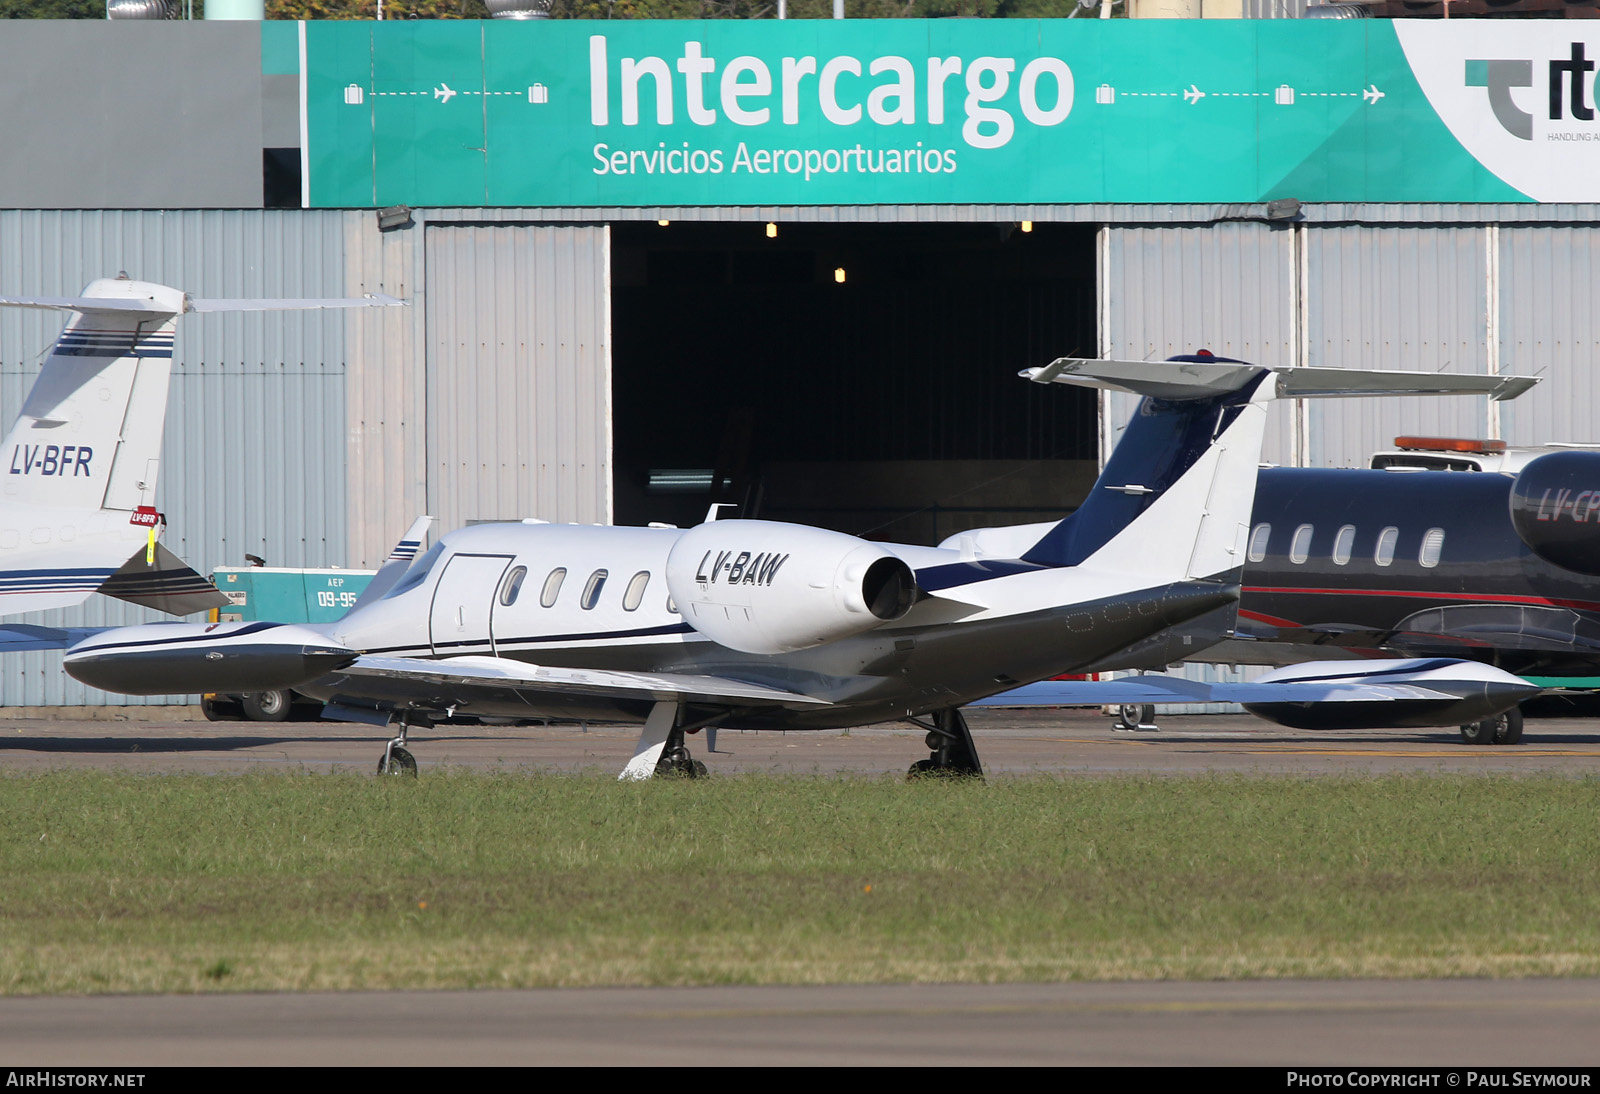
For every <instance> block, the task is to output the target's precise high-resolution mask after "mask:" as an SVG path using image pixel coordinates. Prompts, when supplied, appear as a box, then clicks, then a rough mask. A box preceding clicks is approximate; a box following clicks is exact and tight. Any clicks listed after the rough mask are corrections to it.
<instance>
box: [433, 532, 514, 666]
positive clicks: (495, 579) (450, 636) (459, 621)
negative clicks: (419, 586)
mask: <svg viewBox="0 0 1600 1094" xmlns="http://www.w3.org/2000/svg"><path fill="white" fill-rule="evenodd" d="M510 564H511V556H510V555H453V556H451V558H450V561H449V562H448V563H446V565H445V570H444V573H443V574H441V575H440V576H439V584H438V585H437V586H436V587H435V588H434V590H433V609H432V611H431V612H430V614H429V617H428V629H429V636H430V640H431V642H432V643H433V653H434V656H435V657H448V656H451V655H460V654H468V653H476V654H488V655H493V653H494V641H493V638H492V637H491V636H490V633H489V617H490V615H491V614H492V612H493V610H494V594H495V590H496V589H498V588H499V587H500V578H501V576H502V575H504V574H505V572H506V567H507V566H508V565H510Z"/></svg>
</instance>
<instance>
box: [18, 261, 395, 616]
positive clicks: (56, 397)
mask: <svg viewBox="0 0 1600 1094" xmlns="http://www.w3.org/2000/svg"><path fill="white" fill-rule="evenodd" d="M399 303H400V301H397V300H394V299H393V298H392V297H369V298H363V299H352V300H337V299H335V300H194V299H192V298H190V297H189V296H188V295H187V294H185V293H183V292H181V291H180V290H178V289H173V288H169V287H167V286H165V285H155V284H151V283H149V282H145V281H134V280H131V279H129V278H127V277H116V278H102V279H100V280H97V281H94V282H91V283H90V284H89V285H88V287H86V288H85V289H84V290H83V295H82V296H75V297H52V296H0V308H4V307H13V308H36V309H46V310H53V311H65V312H69V313H72V314H71V316H70V318H69V319H68V320H67V324H66V327H65V329H63V330H62V332H61V334H60V336H59V337H57V339H56V341H55V343H54V345H53V346H52V347H51V349H50V352H49V354H48V356H47V357H46V358H45V361H44V364H43V365H42V366H41V368H40V371H39V376H38V378H37V379H36V380H35V381H34V384H33V387H32V389H31V390H30V391H29V393H28V395H27V398H26V399H25V400H24V402H23V405H22V410H21V412H20V413H19V414H18V416H17V418H16V421H15V422H14V423H13V424H12V426H11V429H10V432H9V433H8V434H7V435H6V438H5V441H4V444H3V446H0V524H4V523H6V522H7V518H9V527H0V559H3V560H4V562H5V563H6V564H7V566H6V567H0V614H3V613H9V612H16V611H29V610H35V609H41V608H55V607H65V606H67V605H69V604H76V603H78V602H80V601H82V600H83V599H85V598H86V597H87V596H89V595H90V594H91V593H93V592H94V591H95V590H96V589H98V588H99V587H100V586H101V584H102V583H103V582H105V581H106V580H107V579H108V578H111V577H112V575H113V574H116V573H117V572H118V568H119V567H121V566H123V564H124V561H125V560H127V559H128V557H129V554H130V552H132V551H133V549H134V548H135V547H136V546H139V545H140V544H141V542H142V541H143V540H144V539H145V536H146V534H147V533H146V530H145V528H146V526H154V525H156V524H157V522H158V520H159V517H158V514H157V513H156V510H155V490H156V478H157V473H158V471H159V470H160V461H161V436H162V432H163V430H164V426H165V423H166V411H167V387H168V383H169V380H170V379H171V372H172V354H173V349H174V345H175V338H176V321H177V318H178V316H180V315H182V314H184V313H186V312H190V311H262V310H268V309H271V308H331V307H388V306H394V305H396V304H399ZM108 518H109V519H108ZM173 561H176V558H175V556H173ZM178 565H179V566H182V563H178ZM147 569H148V568H147ZM183 569H184V570H186V571H188V568H187V567H186V566H185V567H183ZM165 572H170V573H173V574H176V570H168V571H165ZM188 572H189V573H193V571H188ZM123 576H124V577H125V578H126V576H127V575H123ZM143 576H144V577H148V576H149V575H148V574H145V575H143ZM195 576H196V577H198V575H195ZM163 580H165V579H163ZM184 580H185V581H186V580H187V579H184ZM202 580H203V579H202ZM122 584H123V585H127V584H128V580H124V581H123V582H122ZM113 595H118V594H113ZM158 599H164V597H163V598H158ZM171 603H177V601H171ZM191 610H192V609H191Z"/></svg>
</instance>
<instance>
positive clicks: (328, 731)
mask: <svg viewBox="0 0 1600 1094" xmlns="http://www.w3.org/2000/svg"><path fill="white" fill-rule="evenodd" d="M126 709H127V710H129V711H130V712H134V713H131V714H130V720H127V721H107V720H94V721H78V720H52V719H43V718H27V719H14V720H8V721H3V722H0V771H23V770H40V769H60V768H84V767H93V768H111V769H116V770H123V771H137V772H146V773H169V772H184V771H186V772H197V773H205V774H218V773H222V772H242V771H324V772H325V771H351V772H364V771H371V770H374V769H375V768H376V766H377V762H378V757H379V756H381V755H382V752H383V742H384V740H385V739H386V737H387V734H386V733H385V732H384V731H383V730H381V729H378V728H375V727H370V726H362V725H356V724H350V723H342V722H279V723H267V722H206V721H177V720H173V721H162V722H148V721H140V720H137V718H138V715H137V713H136V712H137V711H138V710H139V708H137V707H129V708H126ZM968 722H969V724H970V725H971V727H972V731H973V736H974V739H975V740H976V743H977V747H978V753H979V756H980V758H981V759H982V761H983V764H984V767H985V769H986V770H987V771H990V772H993V773H996V774H1051V775H1094V774H1132V773H1138V774H1157V775H1191V774H1203V773H1217V772H1232V773H1252V774H1285V775H1289V774H1292V775H1305V774H1313V775H1316V774H1352V773H1363V774H1376V773H1380V772H1440V771H1454V772H1464V773H1476V772H1490V771H1493V772H1513V773H1526V774H1531V773H1557V774H1564V775H1596V774H1600V720H1595V719H1586V718H1550V719H1529V720H1528V723H1527V728H1526V730H1525V732H1524V736H1523V742H1524V743H1523V744H1520V745H1514V746H1494V747H1481V746H1480V747H1472V746H1468V745H1464V744H1462V743H1461V740H1460V735H1459V733H1458V731H1457V730H1456V729H1454V728H1445V729H1427V730H1382V731H1374V730H1367V731H1360V732H1312V731H1309V730H1294V729H1284V728H1282V727H1278V726H1273V725H1270V724H1268V723H1266V722H1263V721H1261V720H1260V719H1257V718H1254V717H1251V716H1250V715H1243V714H1241V715H1188V716H1175V715H1174V716H1163V717H1161V718H1159V719H1157V724H1158V725H1159V727H1160V728H1159V730H1156V731H1137V732H1117V731H1114V730H1113V729H1112V721H1111V719H1110V718H1107V717H1105V716H1104V715H1102V714H1101V713H1100V712H1099V711H1098V710H1094V709H1084V708H1073V709H1061V708H1028V709H1015V710H1005V709H999V708H978V709H975V710H971V711H969V712H968ZM923 735H924V734H923V732H922V731H921V730H919V729H917V728H915V727H912V726H909V725H905V724H903V723H900V724H885V725H879V726H868V727H865V728H860V729H853V730H849V731H847V732H842V731H838V730H827V731H823V732H809V733H771V732H763V733H745V732H739V731H737V730H728V729H724V730H722V731H721V732H719V733H718V735H717V749H716V751H715V752H710V751H708V750H707V748H706V737H705V735H704V734H703V733H702V734H696V735H693V736H691V737H690V738H689V747H690V750H691V751H692V752H693V753H694V755H695V757H696V758H698V759H701V760H703V761H705V763H706V766H707V767H708V768H710V769H711V771H712V772H713V773H714V774H729V775H733V774H742V773H747V772H772V773H783V774H836V773H849V774H859V775H883V774H903V773H904V772H905V770H906V769H907V768H908V767H909V766H910V765H911V763H912V761H914V760H917V759H920V758H922V757H924V756H926V755H927V749H926V746H925V745H924V744H923V742H922V738H923ZM638 736H639V731H638V728H637V727H631V726H598V725H596V726H589V727H587V729H585V728H583V727H580V726H568V725H561V726H548V727H546V726H531V727H530V726H447V727H442V728H438V729H428V730H419V731H416V732H414V733H413V734H412V735H411V738H410V749H411V752H412V753H413V754H414V755H415V756H416V758H417V761H418V763H419V765H420V766H421V769H422V771H423V772H424V773H426V772H428V771H429V770H433V769H438V768H465V769H470V770H475V771H487V770H502V771H563V772H580V771H581V772H593V773H595V774H596V775H604V774H612V775H615V774H616V773H617V772H619V771H621V770H622V767H623V765H624V764H625V763H626V762H627V760H628V757H629V756H631V755H632V754H633V748H634V744H635V742H636V741H637V740H638Z"/></svg>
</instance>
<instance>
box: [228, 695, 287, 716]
mask: <svg viewBox="0 0 1600 1094" xmlns="http://www.w3.org/2000/svg"><path fill="white" fill-rule="evenodd" d="M239 705H240V706H242V707H244V716H245V717H246V718H248V719H249V720H250V721H252V722H286V721H288V720H289V708H290V707H291V705H292V704H291V703H290V701H289V693H288V692H287V691H249V692H246V693H245V694H244V695H242V696H240V697H239Z"/></svg>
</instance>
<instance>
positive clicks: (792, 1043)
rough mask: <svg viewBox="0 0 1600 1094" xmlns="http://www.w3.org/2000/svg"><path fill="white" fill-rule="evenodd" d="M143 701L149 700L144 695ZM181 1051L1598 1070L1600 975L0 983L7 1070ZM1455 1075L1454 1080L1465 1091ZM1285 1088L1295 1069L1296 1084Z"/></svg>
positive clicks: (88, 734)
mask: <svg viewBox="0 0 1600 1094" xmlns="http://www.w3.org/2000/svg"><path fill="white" fill-rule="evenodd" d="M130 712H131V713H132V714H133V715H134V717H135V718H136V717H137V708H130ZM969 721H970V723H971V725H972V728H973V732H974V736H975V738H976V740H977V745H978V749H979V752H980V755H981V757H982V759H983V762H984V764H985V766H986V768H987V769H988V770H989V771H990V772H993V773H996V774H1023V775H1026V774H1041V775H1049V776H1055V777H1068V776H1093V775H1109V774H1128V773H1140V774H1147V775H1162V776H1173V777H1184V776H1192V775H1202V774H1211V773H1251V774H1268V775H1292V776H1305V775H1338V774H1375V773H1382V772H1417V773H1432V772H1459V773H1467V774H1472V773H1487V772H1511V773H1524V774H1559V775H1566V776H1595V775H1600V723H1594V722H1590V721H1587V720H1583V719H1549V720H1532V719H1530V720H1529V722H1528V724H1527V728H1526V731H1525V736H1524V741H1525V742H1526V743H1524V744H1522V745H1518V746H1509V747H1508V746H1500V747H1469V746H1466V745H1463V744H1461V743H1460V742H1459V737H1458V734H1457V732H1456V731H1455V730H1454V729H1441V730H1397V731H1384V732H1359V733H1355V732H1351V733H1312V732H1307V731H1299V730H1288V729H1281V728H1278V727H1274V726H1270V725H1267V724H1266V723H1264V722H1261V721H1258V720H1257V719H1254V718H1251V717H1249V716H1245V715H1240V716H1229V715H1205V716H1185V717H1179V716H1166V717H1163V718H1161V719H1158V724H1159V725H1160V729H1159V731H1141V732H1132V733H1129V732H1116V731H1114V730H1113V729H1112V723H1111V720H1110V719H1109V718H1106V717H1105V716H1104V715H1102V714H1101V713H1100V712H1098V711H1096V710H1083V709H1078V710H1051V709H1028V710H997V709H992V708H991V709H980V710H977V711H972V712H969ZM637 735H638V731H637V729H635V728H632V727H619V726H591V727H588V729H587V731H585V730H584V729H583V728H581V727H576V726H552V727H504V726H475V727H457V728H445V729H438V730H426V731H421V732H418V733H416V734H414V735H413V736H412V738H411V748H412V751H413V752H414V753H415V755H416V756H417V759H418V760H419V762H420V764H421V767H422V773H423V777H424V778H425V777H427V774H428V772H430V771H437V770H441V769H449V768H456V769H470V770H475V771H512V772H519V771H526V772H538V771H563V772H589V773H593V774H594V775H595V776H596V777H603V778H612V777H615V774H616V772H617V771H619V770H620V769H621V767H622V765H623V764H624V763H625V762H626V760H627V758H628V756H629V755H631V753H632V750H633V744H634V742H635V740H636V739H637ZM383 736H384V735H383V733H382V731H380V730H374V729H369V728H367V727H363V726H357V725H346V724H340V723H328V722H308V723H279V724H267V723H259V722H219V723H208V722H204V721H179V720H173V721H161V722H147V721H138V720H127V721H107V720H94V721H72V720H61V721H57V720H52V719H43V718H39V719H34V718H28V719H18V720H11V721H6V722H0V772H21V771H36V770H47V769H72V768H101V769H115V770H122V771H132V772H141V773H148V774H160V773H169V772H202V773H226V772H301V771H306V772H351V773H358V774H364V773H366V772H369V771H371V770H373V768H374V767H375V765H376V763H377V758H378V755H379V754H380V752H381V749H382V741H383ZM922 736H923V735H922V732H921V731H920V730H917V729H914V728H912V727H909V726H892V725H886V726H872V727H867V728H864V729H856V730H852V731H850V732H848V733H841V732H836V731H829V732H823V733H789V734H781V733H739V732H734V731H728V730H724V731H722V732H721V733H720V734H719V735H718V741H717V751H716V752H714V753H710V752H707V751H706V748H705V741H704V737H703V735H701V736H696V737H692V738H691V739H690V743H691V748H692V749H693V751H694V752H695V754H696V756H697V757H699V758H701V759H704V760H705V761H706V762H707V764H708V766H709V767H710V768H711V770H712V771H713V772H715V773H718V774H727V775H733V774H739V773H746V772H772V773H789V774H811V773H817V774H835V773H845V774H856V775H869V776H871V775H890V774H899V773H902V772H904V771H905V769H906V767H907V766H908V765H909V764H910V763H911V761H912V760H914V759H917V758H919V757H920V756H922V755H925V754H926V752H925V747H924V746H923V744H922ZM174 1064H216V1065H228V1064H246V1065H270V1064H311V1065H323V1064H326V1065H341V1064H343V1065H361V1066H369V1065H375V1064H389V1065H407V1066H416V1065H429V1064H433V1065H444V1064H449V1065H470V1064H521V1065H526V1064H545V1065H548V1064H580V1065H584V1064H601V1065H606V1064H610V1065H618V1064H622V1065H641V1066H660V1065H669V1066H670V1065H684V1066H705V1065H722V1064H728V1065H733V1064H799V1065H804V1064H836V1065H837V1064H846V1065H880V1066H904V1065H908V1064H911V1065H914V1064H932V1065H943V1066H952V1065H963V1064H968V1065H985V1066H990V1065H1012V1064H1102V1065H1168V1066H1173V1065H1187V1066H1193V1065H1214V1064H1247V1065H1264V1066H1273V1067H1295V1066H1318V1065H1321V1066H1330V1067H1358V1066H1427V1067H1440V1068H1444V1069H1452V1068H1453V1069H1456V1070H1457V1075H1458V1080H1457V1081H1458V1082H1465V1079H1464V1078H1463V1076H1464V1075H1465V1071H1464V1069H1466V1068H1470V1067H1472V1066H1485V1067H1486V1066H1518V1067H1553V1066H1588V1067H1594V1066H1596V1065H1600V981H1597V980H1518V981H1491V980H1455V981H1259V982H1234V983H1188V982H1170V983H1169V982H1161V983H1106V984H1008V985H941V984H933V985H928V984H913V985H869V986H834V987H722V988H651V989H643V988H641V989H583V990H559V991H516V992H502V991H485V992H431V993H417V992H391V993H350V994H323V995H231V996H230V995H206V996H173V997H153V998H152V997H88V998H10V999H4V998H0V1067H6V1066H26V1067H39V1066H49V1065H62V1066H67V1065H77V1066H111V1067H119V1068H133V1069H137V1068H138V1067H141V1066H162V1065H174ZM1447 1080H1448V1075H1447V1074H1446V1072H1444V1071H1442V1072H1441V1078H1440V1079H1439V1080H1438V1083H1437V1085H1446V1083H1447ZM1279 1085H1281V1084H1279Z"/></svg>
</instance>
